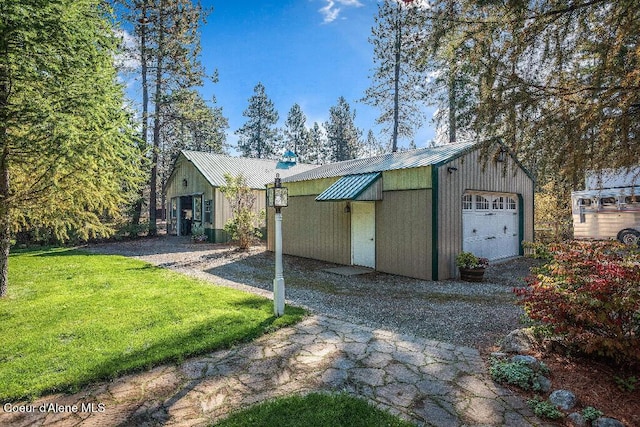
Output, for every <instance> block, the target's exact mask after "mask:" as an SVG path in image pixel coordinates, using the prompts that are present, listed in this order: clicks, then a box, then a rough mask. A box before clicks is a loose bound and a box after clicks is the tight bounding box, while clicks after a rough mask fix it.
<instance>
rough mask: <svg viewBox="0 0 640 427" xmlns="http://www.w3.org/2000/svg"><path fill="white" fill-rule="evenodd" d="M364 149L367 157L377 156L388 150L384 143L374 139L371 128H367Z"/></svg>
mask: <svg viewBox="0 0 640 427" xmlns="http://www.w3.org/2000/svg"><path fill="white" fill-rule="evenodd" d="M364 151H365V154H366V155H367V156H368V157H373V156H379V155H380V154H384V153H386V152H388V150H386V149H385V147H384V145H382V143H380V142H379V141H378V140H377V139H376V137H375V135H374V134H373V131H372V130H371V129H369V132H368V133H367V140H366V142H365V143H364Z"/></svg>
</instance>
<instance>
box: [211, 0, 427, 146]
mask: <svg viewBox="0 0 640 427" xmlns="http://www.w3.org/2000/svg"><path fill="white" fill-rule="evenodd" d="M202 3H203V6H206V7H207V6H208V7H211V6H213V9H214V10H213V12H212V13H211V14H210V15H209V17H208V19H207V23H206V25H205V26H204V27H203V29H202V56H201V59H202V62H203V64H204V66H205V69H206V71H207V72H208V73H212V72H213V70H214V69H218V72H219V78H220V80H219V82H218V83H216V84H211V83H208V84H206V85H205V87H204V88H203V90H202V94H203V96H204V97H205V99H210V98H211V96H212V95H215V96H216V98H217V104H218V106H221V107H222V108H223V114H224V115H225V116H226V117H227V118H228V120H229V126H230V128H229V130H228V142H229V143H231V144H232V145H235V143H236V141H237V137H236V136H235V135H234V132H235V130H237V129H238V128H240V127H241V126H242V125H243V124H244V123H245V121H246V118H245V117H244V116H243V115H242V113H243V111H244V110H245V109H246V108H247V106H248V99H249V97H250V96H251V95H252V94H253V88H254V87H255V85H256V84H257V83H258V82H262V83H263V84H264V86H265V88H266V93H267V95H268V96H269V98H270V99H271V100H272V101H273V103H274V104H275V107H276V109H277V110H278V113H279V115H280V122H279V126H282V125H283V124H284V120H285V119H286V117H287V113H288V112H289V109H290V108H291V106H292V105H293V104H294V103H298V104H300V106H301V107H302V110H303V112H304V113H305V115H306V117H307V125H308V126H311V125H313V122H314V121H318V122H320V123H322V122H324V121H326V120H327V119H328V117H329V108H330V107H331V106H333V105H336V104H337V100H338V97H340V96H344V97H345V98H346V100H347V101H348V102H349V104H350V105H351V107H352V108H355V110H356V125H357V126H358V127H359V128H361V129H362V130H363V137H366V133H367V132H368V130H369V129H373V130H374V132H375V133H376V136H379V126H377V125H375V118H376V117H377V116H378V110H376V109H374V108H373V107H369V106H367V105H365V104H363V103H360V102H357V101H358V99H360V98H361V97H363V96H364V91H365V89H366V88H367V87H368V86H369V79H368V76H369V75H370V74H371V69H372V68H373V48H372V46H371V44H370V43H369V42H368V38H369V36H370V34H371V26H372V25H373V21H374V16H375V15H376V13H377V2H376V0H247V1H230V0H225V1H219V0H203V2H202ZM433 136H434V131H433V125H432V124H431V123H425V129H423V130H421V131H420V132H419V134H418V135H417V137H416V138H415V141H416V144H417V146H418V147H422V146H425V145H426V144H427V142H428V141H429V140H430V139H431V138H433ZM407 144H408V141H401V142H400V145H401V146H403V145H405V146H406V145H407Z"/></svg>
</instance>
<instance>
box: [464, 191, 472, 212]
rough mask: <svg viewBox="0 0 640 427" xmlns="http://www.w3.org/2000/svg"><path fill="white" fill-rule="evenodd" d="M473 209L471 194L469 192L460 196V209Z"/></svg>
mask: <svg viewBox="0 0 640 427" xmlns="http://www.w3.org/2000/svg"><path fill="white" fill-rule="evenodd" d="M472 209H473V196H472V195H471V194H465V195H464V196H462V210H465V211H470V210H472Z"/></svg>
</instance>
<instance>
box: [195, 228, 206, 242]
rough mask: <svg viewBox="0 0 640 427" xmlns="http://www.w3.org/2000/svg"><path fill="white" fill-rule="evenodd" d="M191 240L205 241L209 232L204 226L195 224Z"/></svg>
mask: <svg viewBox="0 0 640 427" xmlns="http://www.w3.org/2000/svg"><path fill="white" fill-rule="evenodd" d="M191 240H193V241H194V242H205V241H206V240H207V233H206V232H205V230H204V227H203V226H201V225H194V226H193V227H192V228H191Z"/></svg>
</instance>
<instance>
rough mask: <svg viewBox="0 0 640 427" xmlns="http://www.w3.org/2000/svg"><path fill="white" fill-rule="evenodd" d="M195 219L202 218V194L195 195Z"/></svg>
mask: <svg viewBox="0 0 640 427" xmlns="http://www.w3.org/2000/svg"><path fill="white" fill-rule="evenodd" d="M193 220H194V221H200V220H202V196H193Z"/></svg>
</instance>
